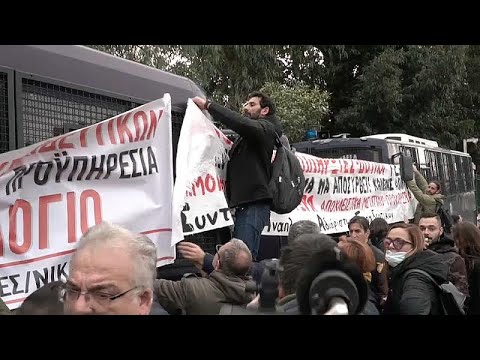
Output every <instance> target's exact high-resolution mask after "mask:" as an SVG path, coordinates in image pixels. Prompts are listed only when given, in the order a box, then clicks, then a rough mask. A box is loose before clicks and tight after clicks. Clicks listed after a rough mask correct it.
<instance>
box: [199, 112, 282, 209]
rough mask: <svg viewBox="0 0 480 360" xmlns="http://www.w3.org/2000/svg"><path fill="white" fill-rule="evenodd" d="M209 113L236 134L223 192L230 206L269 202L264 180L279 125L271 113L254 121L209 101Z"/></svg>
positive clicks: (268, 193) (280, 131) (267, 180)
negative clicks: (236, 137)
mask: <svg viewBox="0 0 480 360" xmlns="http://www.w3.org/2000/svg"><path fill="white" fill-rule="evenodd" d="M208 111H209V113H210V114H211V115H212V117H213V119H214V120H215V121H218V122H221V123H222V124H224V125H226V126H227V127H228V128H230V129H232V130H233V131H235V132H236V133H238V134H239V135H240V137H239V138H238V139H237V140H236V141H235V143H234V144H233V146H232V149H231V150H230V154H229V156H230V160H229V162H228V165H227V179H226V195H227V201H228V205H229V206H230V207H231V208H234V207H237V206H242V205H248V204H251V203H255V202H266V203H271V201H272V194H271V192H270V190H269V187H268V183H269V182H270V179H271V177H272V155H273V149H274V148H275V140H276V135H275V131H276V132H277V133H278V136H279V137H280V136H281V135H282V126H281V124H280V121H279V120H278V118H277V117H276V116H275V115H268V116H266V117H265V118H260V119H257V120H254V119H250V118H247V117H245V116H242V115H240V114H237V113H236V112H234V111H231V110H229V109H227V108H225V107H223V106H221V105H219V104H215V103H211V104H210V106H209V108H208Z"/></svg>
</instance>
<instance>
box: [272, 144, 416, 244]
mask: <svg viewBox="0 0 480 360" xmlns="http://www.w3.org/2000/svg"><path fill="white" fill-rule="evenodd" d="M296 156H297V158H298V159H299V161H300V164H301V165H302V169H303V171H304V174H305V180H306V181H305V190H304V195H303V199H302V202H301V204H300V205H299V206H298V207H297V208H296V209H295V210H294V211H292V212H291V213H289V214H284V215H279V214H276V213H274V212H272V213H271V216H270V223H269V224H268V225H267V226H266V227H265V229H264V231H263V235H285V236H286V235H287V234H288V230H289V228H290V226H291V225H292V224H293V223H294V222H296V221H299V220H311V221H314V222H316V223H318V224H319V226H320V230H321V231H322V232H323V233H325V234H333V233H341V232H345V231H348V221H349V220H350V219H351V218H352V217H354V216H356V215H359V216H364V217H366V218H367V219H368V220H369V221H372V220H373V219H375V218H382V219H385V220H386V221H387V222H388V223H394V222H399V221H404V220H405V219H409V218H412V217H413V214H414V210H415V204H414V199H413V196H412V194H411V193H410V191H409V190H408V188H407V187H406V184H405V182H404V181H403V180H402V179H401V177H400V173H399V167H398V165H390V164H381V163H374V162H369V161H362V160H352V159H321V158H318V157H315V156H312V155H308V154H302V153H298V152H297V153H296Z"/></svg>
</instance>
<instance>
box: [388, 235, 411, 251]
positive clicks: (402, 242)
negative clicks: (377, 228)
mask: <svg viewBox="0 0 480 360" xmlns="http://www.w3.org/2000/svg"><path fill="white" fill-rule="evenodd" d="M383 244H384V245H385V248H388V247H389V246H390V244H392V245H393V248H394V249H395V250H401V249H402V248H403V247H404V246H405V244H410V245H413V243H411V242H410V241H406V240H403V239H400V238H396V239H393V240H392V239H389V238H385V240H383Z"/></svg>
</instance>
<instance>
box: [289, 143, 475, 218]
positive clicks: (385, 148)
mask: <svg viewBox="0 0 480 360" xmlns="http://www.w3.org/2000/svg"><path fill="white" fill-rule="evenodd" d="M292 146H293V147H294V148H295V149H296V150H297V151H300V152H303V153H307V154H311V155H314V156H318V157H322V158H344V159H358V160H367V161H373V162H379V163H386V164H392V163H393V164H398V157H397V156H396V155H397V154H399V153H403V154H407V155H410V156H411V157H412V159H413V162H414V163H415V164H416V166H417V168H418V169H419V170H420V171H421V173H422V174H423V176H424V177H425V178H426V179H427V181H429V180H438V181H440V183H441V185H442V193H443V194H444V195H445V208H446V209H448V210H449V211H450V214H457V215H461V216H462V217H463V218H464V219H465V220H467V221H471V222H473V223H475V222H476V217H477V215H476V214H477V211H476V203H475V192H476V189H475V165H474V164H473V163H472V158H471V156H470V155H469V154H468V153H464V152H460V151H455V150H450V149H445V148H442V147H440V146H439V145H438V143H437V142H436V141H432V140H427V139H423V138H419V137H415V136H411V135H407V134H377V135H370V136H364V137H360V138H349V137H336V138H328V139H318V140H309V141H303V142H299V143H295V144H292Z"/></svg>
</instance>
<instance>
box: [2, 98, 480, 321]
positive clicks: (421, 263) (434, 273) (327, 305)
mask: <svg viewBox="0 0 480 360" xmlns="http://www.w3.org/2000/svg"><path fill="white" fill-rule="evenodd" d="M193 101H194V103H195V104H196V105H197V106H198V107H199V108H200V109H201V110H205V111H208V112H209V113H210V114H211V115H212V117H213V118H214V120H216V121H219V122H221V123H223V124H224V125H226V126H228V127H229V128H231V129H232V130H234V131H235V132H237V133H238V134H239V138H238V139H237V140H236V141H235V143H234V144H233V146H232V149H231V151H230V154H229V155H230V161H229V163H228V165H227V180H226V196H227V200H228V203H229V207H230V208H231V209H232V212H233V214H234V216H235V225H234V229H233V236H232V238H231V239H229V240H228V241H226V242H225V243H223V244H218V246H217V249H216V253H215V254H209V253H206V252H205V251H204V250H203V249H202V248H201V247H200V246H199V245H198V244H195V243H192V242H187V241H182V242H180V243H179V244H178V245H177V250H178V251H179V252H180V253H181V254H182V256H183V257H184V258H185V259H187V260H190V261H191V262H192V263H193V264H194V265H195V266H196V267H197V269H198V272H197V273H188V274H185V275H184V276H183V277H182V278H181V279H180V280H177V281H173V280H167V279H161V278H157V268H156V264H157V250H156V247H155V245H154V243H153V242H152V241H151V240H150V239H149V238H148V237H147V236H144V235H139V234H134V233H132V232H131V231H129V230H128V229H125V228H123V227H120V226H118V225H115V224H110V223H105V222H103V223H101V224H98V225H95V226H93V227H92V228H90V229H89V230H88V231H87V232H86V233H85V234H84V235H83V236H82V237H81V239H80V240H79V241H78V244H77V247H76V251H75V252H74V253H73V255H72V257H71V259H70V263H69V273H68V278H67V279H66V281H65V282H63V281H58V282H53V283H49V284H46V285H45V286H43V287H41V288H40V289H38V290H37V291H35V292H33V293H32V294H30V296H29V297H28V298H27V299H26V300H25V301H24V302H23V303H22V305H21V306H20V307H19V308H18V309H16V310H15V311H9V310H8V308H7V307H6V306H5V304H3V302H0V312H1V313H4V314H18V315H22V314H123V315H148V314H150V315H216V314H220V313H228V311H226V310H225V309H226V308H228V307H230V308H231V309H242V310H245V311H247V310H248V311H250V312H255V311H264V310H265V309H266V308H267V305H266V304H271V305H273V306H270V307H269V309H270V310H272V309H273V310H274V311H275V312H277V313H282V314H360V315H388V314H397V315H441V314H446V310H445V306H444V305H443V300H442V296H441V293H440V290H439V289H440V287H439V286H440V285H442V284H446V283H451V284H453V285H454V287H455V288H456V289H458V291H459V292H460V293H461V294H463V295H464V299H465V301H464V302H463V303H462V304H461V306H462V307H463V309H464V311H465V313H466V314H478V313H479V312H480V286H479V285H480V230H479V228H478V227H477V226H476V225H475V224H472V223H469V222H466V221H463V219H461V217H460V216H458V217H455V224H454V226H453V227H452V228H451V233H447V232H446V231H445V224H444V223H442V219H441V218H440V217H439V216H438V208H439V207H441V206H442V205H443V201H444V196H443V195H442V192H441V186H440V183H439V182H436V181H431V182H430V183H428V182H427V181H426V180H425V179H424V178H423V177H422V175H421V174H420V172H419V171H418V170H417V169H414V173H415V178H414V179H413V180H411V181H408V182H407V186H408V187H409V189H410V190H411V192H412V194H413V195H414V196H415V198H416V199H417V201H418V206H417V209H416V211H415V215H414V219H413V221H412V223H408V221H407V222H399V223H395V224H387V222H386V221H385V220H383V219H380V218H378V219H374V220H373V221H371V222H369V221H368V219H367V218H365V217H362V216H354V217H353V218H351V219H350V221H349V222H348V233H347V234H344V235H342V236H339V237H335V238H334V237H331V236H329V235H326V234H322V233H321V232H320V227H319V225H318V224H317V223H314V222H312V221H308V220H302V221H298V222H296V223H293V224H292V225H291V226H290V228H289V234H288V242H287V244H286V245H285V246H284V247H282V249H281V254H280V257H279V259H278V260H277V259H273V260H272V259H269V260H268V261H267V260H262V261H258V260H259V258H258V253H259V245H260V241H261V234H262V230H263V228H264V227H265V226H266V225H267V224H268V222H269V218H270V204H271V199H272V197H271V194H270V192H269V187H268V182H269V179H270V177H271V159H272V154H273V150H274V147H275V139H276V137H277V136H283V137H284V134H283V131H282V127H281V123H280V121H279V119H278V118H277V117H276V115H275V105H274V103H273V101H272V99H270V98H269V97H268V96H266V95H265V94H262V93H260V92H255V93H252V94H251V95H250V96H249V100H248V101H247V102H246V104H245V106H244V111H245V113H244V115H246V116H242V115H239V114H237V113H235V112H234V111H231V110H228V109H226V108H225V107H223V106H221V105H220V104H216V103H213V102H211V101H208V100H206V99H203V98H199V97H196V98H194V99H193ZM284 138H285V137H284ZM286 146H288V141H287V145H286ZM449 229H450V228H449ZM267 290H268V291H267ZM312 294H313V295H312ZM233 312H234V311H233V310H232V311H231V313H233Z"/></svg>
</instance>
